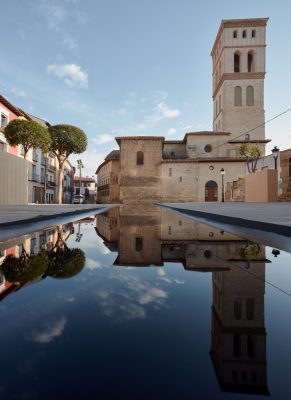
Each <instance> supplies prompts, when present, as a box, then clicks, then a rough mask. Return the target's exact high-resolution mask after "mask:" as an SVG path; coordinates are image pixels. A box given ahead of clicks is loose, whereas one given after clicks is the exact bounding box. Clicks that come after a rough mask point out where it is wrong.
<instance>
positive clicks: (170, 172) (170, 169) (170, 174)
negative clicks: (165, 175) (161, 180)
mask: <svg viewBox="0 0 291 400" xmlns="http://www.w3.org/2000/svg"><path fill="white" fill-rule="evenodd" d="M169 176H172V168H169Z"/></svg>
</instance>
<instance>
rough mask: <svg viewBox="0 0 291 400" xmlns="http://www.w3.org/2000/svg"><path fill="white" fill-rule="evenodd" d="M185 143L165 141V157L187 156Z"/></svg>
mask: <svg viewBox="0 0 291 400" xmlns="http://www.w3.org/2000/svg"><path fill="white" fill-rule="evenodd" d="M186 156H187V155H186V147H185V143H182V142H181V143H167V142H165V143H164V146H163V158H186Z"/></svg>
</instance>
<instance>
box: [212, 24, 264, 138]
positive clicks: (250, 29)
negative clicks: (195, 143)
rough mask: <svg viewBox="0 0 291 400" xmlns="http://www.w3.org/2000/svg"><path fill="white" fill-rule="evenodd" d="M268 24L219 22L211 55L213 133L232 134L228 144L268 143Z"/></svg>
mask: <svg viewBox="0 0 291 400" xmlns="http://www.w3.org/2000/svg"><path fill="white" fill-rule="evenodd" d="M267 22H268V18H253V19H231V20H222V22H221V24H220V27H219V30H218V33H217V36H216V39H215V42H214V46H213V48H212V51H211V57H212V63H213V66H212V93H213V95H212V97H213V130H214V131H223V132H231V136H230V140H240V141H242V140H243V141H244V140H249V141H251V142H255V141H256V142H259V143H265V142H267V141H265V126H264V122H265V110H264V79H265V74H266V68H265V49H266V25H267ZM254 128H255V129H254ZM248 131H250V132H249V133H247V132H248ZM239 135H241V136H240V137H239V138H237V136H239ZM235 138H237V139H235Z"/></svg>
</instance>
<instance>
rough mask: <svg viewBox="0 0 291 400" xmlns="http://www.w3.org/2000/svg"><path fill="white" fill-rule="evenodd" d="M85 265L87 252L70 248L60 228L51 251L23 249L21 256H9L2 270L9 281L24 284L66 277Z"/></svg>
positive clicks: (74, 273)
mask: <svg viewBox="0 0 291 400" xmlns="http://www.w3.org/2000/svg"><path fill="white" fill-rule="evenodd" d="M84 265H85V254H84V252H83V251H82V250H80V249H69V248H68V246H67V245H66V243H65V239H63V231H62V229H61V228H59V229H58V238H57V240H56V243H55V245H54V246H53V248H52V249H51V250H50V251H44V250H41V251H40V252H39V253H38V254H33V255H29V254H28V253H27V252H26V251H25V249H24V248H23V249H22V252H21V255H20V257H19V258H16V257H14V256H10V255H9V256H7V257H6V258H5V260H4V261H3V263H2V265H1V267H0V272H2V274H3V275H4V276H5V279H6V280H7V281H9V282H13V283H20V284H21V285H24V284H26V283H28V282H33V281H35V280H37V279H40V278H41V277H45V276H51V277H54V278H59V279H65V278H71V277H72V276H74V275H77V274H78V273H79V272H80V271H81V270H82V269H83V267H84Z"/></svg>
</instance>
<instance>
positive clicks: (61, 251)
mask: <svg viewBox="0 0 291 400" xmlns="http://www.w3.org/2000/svg"><path fill="white" fill-rule="evenodd" d="M49 259H50V260H49V268H48V270H47V275H49V276H52V277H53V278H59V279H65V278H71V277H72V276H74V275H77V274H78V273H79V272H81V270H82V269H83V268H84V265H85V254H84V252H83V251H82V250H80V249H69V248H68V247H67V246H65V247H64V248H58V249H57V250H56V251H55V252H53V253H52V252H51V253H50V255H49Z"/></svg>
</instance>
